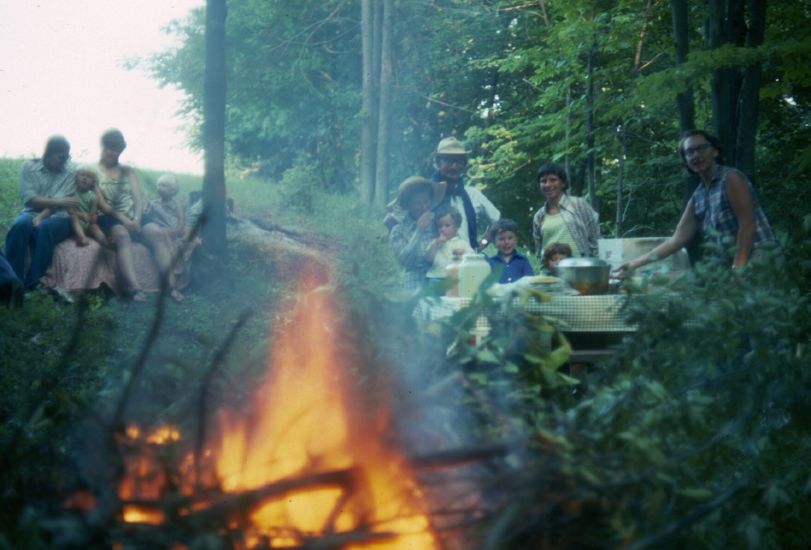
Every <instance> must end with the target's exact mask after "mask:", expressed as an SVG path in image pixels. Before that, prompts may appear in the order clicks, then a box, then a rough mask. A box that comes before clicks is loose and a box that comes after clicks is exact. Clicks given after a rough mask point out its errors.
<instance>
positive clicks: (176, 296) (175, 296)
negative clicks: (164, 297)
mask: <svg viewBox="0 0 811 550" xmlns="http://www.w3.org/2000/svg"><path fill="white" fill-rule="evenodd" d="M169 297H170V298H171V299H172V300H174V301H175V302H177V303H178V304H179V303H181V302H182V301H183V300H185V299H186V297H185V296H183V294H181V293H180V291H179V290H178V289H176V288H173V289H172V290H170V291H169Z"/></svg>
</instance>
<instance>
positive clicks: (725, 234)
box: [690, 165, 774, 246]
mask: <svg viewBox="0 0 811 550" xmlns="http://www.w3.org/2000/svg"><path fill="white" fill-rule="evenodd" d="M732 171H735V172H738V174H740V175H741V177H743V180H744V181H745V182H746V185H747V187H748V188H749V192H750V193H751V194H752V201H753V202H754V207H755V226H756V229H755V237H754V240H753V246H757V245H758V244H761V243H763V242H764V241H770V240H773V239H774V234H773V233H772V229H771V227H769V222H768V220H767V219H766V214H764V213H763V209H762V208H761V207H760V204H759V203H758V200H757V197H756V196H755V190H754V188H753V187H752V183H751V182H750V181H749V179H748V178H747V177H746V176H745V175H744V174H743V173H742V172H740V171H738V170H736V169H735V168H731V167H729V166H720V165H719V166H718V173H717V174H716V175H715V177H714V178H713V180H712V181H711V182H710V184H709V185H704V184H699V186H698V187H696V190H695V191H694V192H693V196H692V198H691V199H690V200H691V201H692V203H693V212H694V213H695V215H696V217H697V218H698V219H699V220H700V221H701V227H702V229H703V230H704V234H705V235H706V236H707V238H710V239H712V240H713V241H714V242H716V243H718V244H722V242H723V241H724V240H725V239H728V238H729V237H732V238H733V239H735V237H736V236H737V233H738V218H736V217H735V212H734V211H733V210H732V207H731V206H730V204H729V198H728V197H727V193H726V178H727V175H728V174H729V173H730V172H732Z"/></svg>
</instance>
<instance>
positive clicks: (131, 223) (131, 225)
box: [122, 218, 141, 235]
mask: <svg viewBox="0 0 811 550" xmlns="http://www.w3.org/2000/svg"><path fill="white" fill-rule="evenodd" d="M122 223H123V224H124V227H126V228H127V231H129V232H130V234H132V235H138V234H139V233H140V232H141V224H139V223H138V222H136V221H135V220H131V219H129V218H124V221H123V222H122Z"/></svg>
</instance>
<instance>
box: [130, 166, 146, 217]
mask: <svg viewBox="0 0 811 550" xmlns="http://www.w3.org/2000/svg"><path fill="white" fill-rule="evenodd" d="M127 177H128V178H129V180H130V190H131V191H132V201H133V203H135V217H134V219H133V221H134V222H135V223H136V224H138V225H139V226H140V225H141V216H142V215H143V214H144V194H143V192H142V191H141V180H140V179H139V178H138V173H137V172H136V171H135V170H133V169H132V168H130V167H127Z"/></svg>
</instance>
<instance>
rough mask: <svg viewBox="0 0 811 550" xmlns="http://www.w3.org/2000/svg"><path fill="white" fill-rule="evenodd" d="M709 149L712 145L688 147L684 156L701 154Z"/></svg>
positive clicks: (703, 144)
mask: <svg viewBox="0 0 811 550" xmlns="http://www.w3.org/2000/svg"><path fill="white" fill-rule="evenodd" d="M710 147H712V144H710V143H702V144H701V145H696V146H695V147H688V148H687V149H685V150H684V156H685V157H692V156H693V155H695V154H696V153H703V152H704V151H706V150H707V149H709V148H710Z"/></svg>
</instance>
